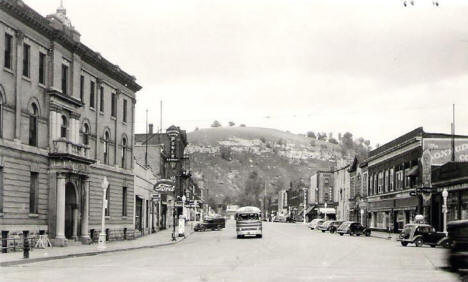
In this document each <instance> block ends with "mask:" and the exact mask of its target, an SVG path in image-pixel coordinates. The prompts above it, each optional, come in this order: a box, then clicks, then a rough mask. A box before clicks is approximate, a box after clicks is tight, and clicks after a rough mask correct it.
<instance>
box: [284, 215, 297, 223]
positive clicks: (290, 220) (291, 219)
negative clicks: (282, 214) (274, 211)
mask: <svg viewBox="0 0 468 282" xmlns="http://www.w3.org/2000/svg"><path fill="white" fill-rule="evenodd" d="M286 222H289V223H295V222H296V221H295V220H294V218H292V217H289V216H288V217H287V218H286Z"/></svg>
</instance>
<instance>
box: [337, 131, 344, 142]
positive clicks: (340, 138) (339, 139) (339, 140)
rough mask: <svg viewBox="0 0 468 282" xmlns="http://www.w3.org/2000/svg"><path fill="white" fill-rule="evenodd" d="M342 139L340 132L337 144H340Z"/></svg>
mask: <svg viewBox="0 0 468 282" xmlns="http://www.w3.org/2000/svg"><path fill="white" fill-rule="evenodd" d="M342 138H343V136H342V135H341V132H340V133H338V142H340V143H341V140H342Z"/></svg>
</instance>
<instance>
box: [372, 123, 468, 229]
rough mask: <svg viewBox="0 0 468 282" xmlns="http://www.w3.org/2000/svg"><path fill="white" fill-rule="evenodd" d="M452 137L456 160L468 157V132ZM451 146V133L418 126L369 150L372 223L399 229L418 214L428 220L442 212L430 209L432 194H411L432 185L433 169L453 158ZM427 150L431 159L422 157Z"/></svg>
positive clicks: (382, 227) (380, 226)
mask: <svg viewBox="0 0 468 282" xmlns="http://www.w3.org/2000/svg"><path fill="white" fill-rule="evenodd" d="M453 138H454V139H453V142H454V147H455V151H454V155H453V157H454V159H455V161H466V159H467V157H468V136H461V135H455V136H453ZM451 148H452V136H451V135H449V134H442V133H427V132H424V130H423V128H422V127H419V128H416V129H415V130H413V131H411V132H408V133H406V134H405V135H403V136H400V137H398V138H396V139H394V140H392V141H390V142H388V143H386V144H384V145H383V146H381V147H379V148H377V149H375V150H372V151H371V152H369V158H368V159H367V162H368V174H369V185H368V213H369V214H368V217H369V220H370V226H371V227H373V228H376V229H384V230H388V229H390V230H395V231H396V230H399V229H402V228H403V226H404V224H406V223H409V222H412V221H413V220H414V216H415V215H416V214H422V215H423V216H424V218H425V220H426V221H428V222H429V221H430V220H431V217H434V216H440V214H438V213H432V212H431V210H432V205H433V204H434V203H433V202H432V200H431V197H430V195H427V197H423V196H424V195H423V194H417V195H416V196H413V195H412V194H413V193H415V192H416V190H417V189H420V188H423V187H426V188H429V189H430V187H431V185H432V183H431V170H432V169H433V167H437V166H442V165H444V164H446V163H447V162H449V161H450V160H451V157H452V149H451ZM425 152H426V153H425ZM424 154H426V155H428V156H430V158H429V162H427V161H423V159H424V158H423V156H424ZM439 204H440V202H439ZM431 213H432V215H431ZM434 221H435V222H438V220H434ZM437 227H438V226H437ZM438 228H439V227H438Z"/></svg>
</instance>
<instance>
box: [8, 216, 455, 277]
mask: <svg viewBox="0 0 468 282" xmlns="http://www.w3.org/2000/svg"><path fill="white" fill-rule="evenodd" d="M263 232H264V237H263V238H262V239H256V238H252V239H236V234H235V222H233V221H228V222H227V226H226V229H223V230H222V231H209V232H201V233H194V234H192V235H191V236H190V237H189V238H187V239H186V240H185V241H183V242H181V243H179V244H177V245H172V246H166V247H160V248H154V249H142V250H135V251H125V252H118V253H110V254H103V255H96V256H89V257H77V258H71V259H62V260H55V261H46V262H40V263H33V264H26V265H23V266H17V267H3V268H2V269H0V271H1V275H0V276H1V277H2V281H17V280H34V281H77V280H80V281H83V280H84V281H137V280H138V281H139V280H148V281H149V280H152V281H327V280H328V281H330V280H333V281H457V278H456V276H454V275H453V274H450V273H447V272H444V271H443V270H441V269H440V266H443V265H444V254H445V250H444V249H441V248H435V249H434V248H430V247H422V248H416V247H401V246H400V245H399V244H398V242H395V241H389V240H385V239H380V238H373V237H370V238H369V237H349V236H343V237H342V236H338V235H337V234H329V233H322V232H318V231H311V230H309V229H307V228H306V226H304V225H302V224H289V223H264V230H263Z"/></svg>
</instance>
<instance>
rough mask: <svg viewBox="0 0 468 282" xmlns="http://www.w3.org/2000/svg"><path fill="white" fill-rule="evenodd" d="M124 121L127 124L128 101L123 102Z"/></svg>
mask: <svg viewBox="0 0 468 282" xmlns="http://www.w3.org/2000/svg"><path fill="white" fill-rule="evenodd" d="M122 120H123V121H124V122H127V100H126V99H124V100H123V116H122Z"/></svg>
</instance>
